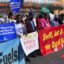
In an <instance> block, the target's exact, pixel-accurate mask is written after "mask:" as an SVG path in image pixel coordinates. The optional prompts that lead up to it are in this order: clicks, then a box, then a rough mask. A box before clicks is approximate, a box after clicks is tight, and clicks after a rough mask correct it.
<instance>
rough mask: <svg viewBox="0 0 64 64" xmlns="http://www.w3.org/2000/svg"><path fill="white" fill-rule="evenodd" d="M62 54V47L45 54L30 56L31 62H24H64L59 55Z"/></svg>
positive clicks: (61, 63)
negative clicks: (57, 50)
mask: <svg viewBox="0 0 64 64" xmlns="http://www.w3.org/2000/svg"><path fill="white" fill-rule="evenodd" d="M63 54H64V49H62V50H60V51H59V52H56V53H53V54H50V55H47V56H41V55H40V54H38V55H37V56H36V57H30V60H31V62H30V63H29V62H26V64H64V58H61V57H60V56H61V55H63Z"/></svg>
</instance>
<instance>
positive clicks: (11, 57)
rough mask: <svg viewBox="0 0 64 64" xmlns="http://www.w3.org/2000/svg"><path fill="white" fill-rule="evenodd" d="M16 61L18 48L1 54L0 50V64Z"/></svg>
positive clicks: (11, 63)
mask: <svg viewBox="0 0 64 64" xmlns="http://www.w3.org/2000/svg"><path fill="white" fill-rule="evenodd" d="M4 53H5V52H4ZM16 61H18V50H14V49H13V48H12V49H11V52H9V53H8V54H6V55H3V53H2V52H0V64H2V63H3V64H13V63H14V62H16Z"/></svg>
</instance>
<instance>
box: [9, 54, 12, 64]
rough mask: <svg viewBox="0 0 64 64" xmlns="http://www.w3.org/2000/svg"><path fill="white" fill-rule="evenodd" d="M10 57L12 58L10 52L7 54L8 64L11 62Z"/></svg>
mask: <svg viewBox="0 0 64 64" xmlns="http://www.w3.org/2000/svg"><path fill="white" fill-rule="evenodd" d="M11 58H12V57H11V54H10V53H9V54H8V64H12V62H11V61H12V60H11Z"/></svg>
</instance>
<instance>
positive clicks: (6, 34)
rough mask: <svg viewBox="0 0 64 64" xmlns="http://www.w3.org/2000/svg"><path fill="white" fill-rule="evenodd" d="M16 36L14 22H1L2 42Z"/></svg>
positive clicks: (0, 38) (0, 34)
mask: <svg viewBox="0 0 64 64" xmlns="http://www.w3.org/2000/svg"><path fill="white" fill-rule="evenodd" d="M14 38H16V31H15V26H14V23H4V24H0V42H3V41H8V40H12V39H14Z"/></svg>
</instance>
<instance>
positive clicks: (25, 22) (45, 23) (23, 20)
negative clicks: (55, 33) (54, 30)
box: [0, 10, 64, 62]
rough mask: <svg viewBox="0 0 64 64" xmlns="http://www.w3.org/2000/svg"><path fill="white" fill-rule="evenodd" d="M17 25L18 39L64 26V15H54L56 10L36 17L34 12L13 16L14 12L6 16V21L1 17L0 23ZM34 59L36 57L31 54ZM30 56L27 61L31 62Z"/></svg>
mask: <svg viewBox="0 0 64 64" xmlns="http://www.w3.org/2000/svg"><path fill="white" fill-rule="evenodd" d="M11 22H13V23H15V28H16V32H17V37H19V38H21V37H22V36H23V35H27V34H28V33H31V32H34V31H39V30H43V29H46V28H50V27H55V26H59V25H62V24H64V14H61V15H58V16H56V15H54V10H51V12H50V13H47V12H46V13H38V14H37V16H36V17H35V15H34V13H33V12H32V11H29V12H28V13H26V14H25V15H23V16H21V14H16V15H13V13H12V12H10V13H9V14H8V16H5V18H4V20H3V19H2V16H0V23H11ZM31 55H32V56H33V57H34V56H35V55H36V54H34V53H32V54H31ZM29 57H30V56H27V57H26V60H27V61H29V62H30V59H29Z"/></svg>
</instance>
